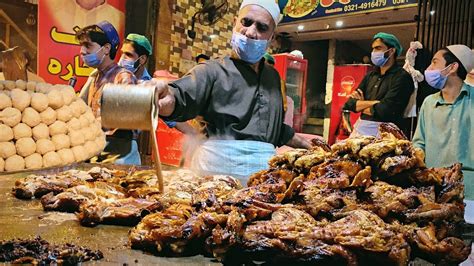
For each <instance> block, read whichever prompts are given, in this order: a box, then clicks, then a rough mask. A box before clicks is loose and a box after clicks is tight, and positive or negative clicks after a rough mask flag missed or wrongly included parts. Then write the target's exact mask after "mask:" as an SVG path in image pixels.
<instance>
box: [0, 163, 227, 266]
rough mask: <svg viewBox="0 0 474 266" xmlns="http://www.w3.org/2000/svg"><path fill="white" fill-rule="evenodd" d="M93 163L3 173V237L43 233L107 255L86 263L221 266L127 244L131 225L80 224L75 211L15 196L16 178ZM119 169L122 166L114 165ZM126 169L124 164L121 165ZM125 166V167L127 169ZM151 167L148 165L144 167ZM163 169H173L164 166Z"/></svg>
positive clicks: (56, 240) (0, 230) (51, 239)
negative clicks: (57, 209) (62, 210)
mask: <svg viewBox="0 0 474 266" xmlns="http://www.w3.org/2000/svg"><path fill="white" fill-rule="evenodd" d="M92 166H95V165H92V164H79V165H74V166H69V167H62V168H57V169H50V170H47V171H33V172H23V173H17V174H11V175H5V174H2V175H0V240H10V239H15V238H34V237H35V236H41V237H42V238H43V239H45V240H47V241H49V242H50V243H52V244H62V243H72V244H76V245H82V246H86V247H88V248H90V249H93V250H97V249H99V250H101V251H102V252H103V253H104V258H103V259H102V260H99V261H93V262H86V263H84V264H86V265H87V264H94V265H122V264H124V263H126V264H129V265H165V266H166V265H189V266H198V265H199V266H205V265H221V264H220V263H217V262H216V261H215V260H214V259H213V258H206V257H204V256H202V255H197V256H191V257H180V258H172V257H157V256H154V255H149V254H146V253H144V252H142V251H139V250H132V249H130V248H129V247H127V242H128V231H129V230H130V228H131V227H126V226H112V225H99V226H97V227H94V228H88V227H83V226H81V225H80V224H79V223H78V221H77V220H76V217H75V215H74V214H72V213H60V212H45V211H43V207H42V206H41V203H40V201H39V200H38V199H33V200H20V199H17V198H15V196H13V195H12V193H11V189H12V188H13V187H14V184H15V181H16V180H18V179H19V178H22V177H26V176H27V175H29V174H33V173H34V174H39V173H55V172H57V173H58V172H61V171H65V170H68V169H70V168H76V169H80V170H86V169H89V168H91V167H92ZM113 167H114V168H116V169H117V168H118V169H120V167H121V166H113ZM122 168H123V167H122ZM124 169H126V168H124ZM143 169H149V168H143ZM163 170H170V168H169V167H166V166H164V169H163Z"/></svg>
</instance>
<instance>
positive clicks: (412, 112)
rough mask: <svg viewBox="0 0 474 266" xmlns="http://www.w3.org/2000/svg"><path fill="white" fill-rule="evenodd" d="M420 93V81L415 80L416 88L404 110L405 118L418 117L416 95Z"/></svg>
mask: <svg viewBox="0 0 474 266" xmlns="http://www.w3.org/2000/svg"><path fill="white" fill-rule="evenodd" d="M417 93H418V82H415V90H414V91H413V93H412V94H411V96H410V99H409V100H408V104H407V107H406V108H405V111H404V112H403V117H404V118H411V117H416V95H417Z"/></svg>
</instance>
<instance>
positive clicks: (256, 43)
mask: <svg viewBox="0 0 474 266" xmlns="http://www.w3.org/2000/svg"><path fill="white" fill-rule="evenodd" d="M231 42H232V50H233V51H234V52H235V53H236V54H237V55H238V56H239V58H240V59H241V60H243V61H245V62H247V63H250V64H255V63H257V62H258V61H260V59H262V57H263V56H264V55H265V53H266V51H267V47H268V40H254V39H249V38H247V37H246V36H244V35H242V34H240V33H238V32H234V33H232V41H231Z"/></svg>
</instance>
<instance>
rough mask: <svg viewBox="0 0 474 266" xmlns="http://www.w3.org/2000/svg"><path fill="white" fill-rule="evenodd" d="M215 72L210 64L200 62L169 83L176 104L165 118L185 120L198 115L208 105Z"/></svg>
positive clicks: (178, 120)
mask: <svg viewBox="0 0 474 266" xmlns="http://www.w3.org/2000/svg"><path fill="white" fill-rule="evenodd" d="M214 76H215V75H214V73H213V70H212V66H211V65H209V64H199V65H197V66H196V67H194V68H193V69H192V70H191V71H190V72H188V74H186V75H185V76H184V77H182V78H180V79H178V80H175V81H173V82H171V83H170V84H169V89H170V90H171V91H172V92H173V94H174V96H175V99H176V105H175V110H174V112H173V113H172V114H171V115H170V116H169V117H164V119H165V120H169V121H170V120H171V121H177V122H184V121H187V120H190V119H193V118H195V117H196V116H198V115H199V114H200V113H201V112H202V110H203V109H204V108H205V107H206V105H207V102H208V99H209V98H210V95H211V91H212V89H213V83H214V80H215V78H214Z"/></svg>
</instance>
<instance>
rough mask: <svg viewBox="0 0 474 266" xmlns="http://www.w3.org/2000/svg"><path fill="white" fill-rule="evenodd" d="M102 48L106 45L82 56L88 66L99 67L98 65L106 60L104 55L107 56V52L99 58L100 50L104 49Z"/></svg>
mask: <svg viewBox="0 0 474 266" xmlns="http://www.w3.org/2000/svg"><path fill="white" fill-rule="evenodd" d="M102 48H104V46H102V47H100V49H99V50H97V51H96V52H94V53H91V54H86V55H83V56H82V61H84V63H85V64H86V65H87V66H90V67H97V66H98V65H100V64H101V63H102V61H103V60H104V57H105V54H104V55H103V56H102V58H101V59H99V56H98V55H97V54H98V53H99V51H100V50H102Z"/></svg>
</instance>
